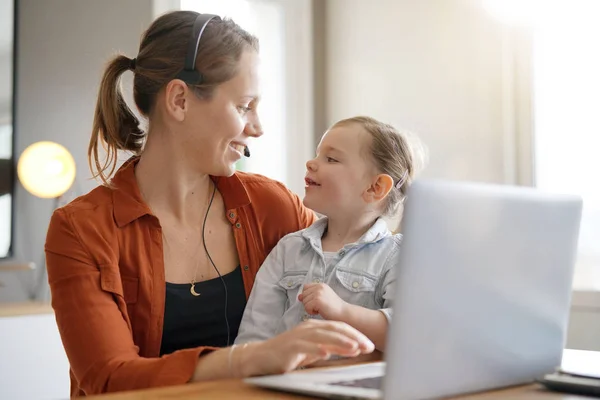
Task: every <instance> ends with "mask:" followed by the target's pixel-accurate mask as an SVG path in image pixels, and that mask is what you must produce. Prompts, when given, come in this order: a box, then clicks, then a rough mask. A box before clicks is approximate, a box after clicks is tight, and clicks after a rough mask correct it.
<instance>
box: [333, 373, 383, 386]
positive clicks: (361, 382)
mask: <svg viewBox="0 0 600 400" xmlns="http://www.w3.org/2000/svg"><path fill="white" fill-rule="evenodd" d="M382 383H383V376H375V377H373V378H364V379H356V380H352V381H340V382H333V383H329V385H334V386H347V387H358V388H364V389H381V385H382Z"/></svg>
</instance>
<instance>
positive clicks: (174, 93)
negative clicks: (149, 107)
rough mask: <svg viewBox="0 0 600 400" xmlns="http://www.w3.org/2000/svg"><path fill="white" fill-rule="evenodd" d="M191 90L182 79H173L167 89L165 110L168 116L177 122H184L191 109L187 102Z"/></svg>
mask: <svg viewBox="0 0 600 400" xmlns="http://www.w3.org/2000/svg"><path fill="white" fill-rule="evenodd" d="M189 92H190V89H189V88H188V86H187V85H186V84H185V83H184V82H183V81H182V80H180V79H173V80H172V81H171V82H169V83H167V86H166V87H165V103H166V104H165V106H166V107H165V108H166V112H167V114H168V115H170V116H171V117H172V118H173V119H175V120H176V121H179V122H181V121H183V120H184V119H185V114H186V112H187V110H188V107H189V102H188V100H187V97H188V94H189Z"/></svg>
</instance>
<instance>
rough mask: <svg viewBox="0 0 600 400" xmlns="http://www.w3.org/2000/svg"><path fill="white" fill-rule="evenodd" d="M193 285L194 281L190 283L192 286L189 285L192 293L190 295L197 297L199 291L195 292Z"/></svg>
mask: <svg viewBox="0 0 600 400" xmlns="http://www.w3.org/2000/svg"><path fill="white" fill-rule="evenodd" d="M195 285H196V282H194V283H192V286H191V287H190V293H191V294H192V296H194V297H198V296H200V293H198V292H196V288H195V287H194V286H195Z"/></svg>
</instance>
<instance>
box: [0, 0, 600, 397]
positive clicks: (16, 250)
mask: <svg viewBox="0 0 600 400" xmlns="http://www.w3.org/2000/svg"><path fill="white" fill-rule="evenodd" d="M15 4H16V7H15ZM174 9H190V10H195V11H199V12H207V13H215V14H219V15H221V16H229V17H231V18H233V19H234V20H235V21H236V22H238V23H239V24H240V25H241V26H242V27H244V28H246V29H247V30H249V31H251V32H252V33H254V34H256V35H257V36H258V37H259V39H260V42H261V58H262V64H261V68H262V95H263V101H262V102H261V105H260V109H259V110H260V115H261V118H262V121H263V126H264V130H265V135H264V136H263V137H262V138H261V139H260V140H258V141H256V143H253V145H252V158H250V159H247V160H244V161H243V163H241V164H240V166H239V167H240V169H243V170H247V171H251V172H257V173H260V174H264V175H267V176H269V177H272V178H274V179H277V180H280V181H282V182H283V183H285V184H286V185H287V186H288V187H290V188H291V189H292V190H293V191H295V192H296V193H298V194H299V195H301V196H302V195H303V192H304V181H303V177H304V173H305V166H304V165H305V162H306V160H307V159H309V158H310V157H311V156H312V155H313V154H314V149H315V147H316V144H317V143H318V141H319V139H320V137H321V135H322V134H323V132H324V131H325V130H326V129H327V127H328V126H329V125H330V124H332V123H333V122H335V121H337V120H339V119H342V118H346V117H350V116H354V115H358V114H362V115H370V116H373V117H375V118H378V119H380V120H383V121H385V122H388V123H391V124H393V125H395V126H396V127H398V128H402V129H406V130H409V131H411V132H414V133H415V134H416V136H418V138H420V140H421V141H422V142H423V143H424V145H425V146H426V148H427V150H428V154H429V156H428V158H429V162H428V164H427V167H426V168H425V169H424V170H423V171H422V174H421V176H422V177H424V178H441V179H450V180H470V181H478V182H490V183H500V184H516V185H526V186H536V187H538V188H540V189H543V190H547V191H552V192H561V193H572V194H578V195H581V196H583V198H584V213H583V220H582V225H581V236H580V244H579V255H578V261H577V268H576V274H575V280H574V288H573V289H574V290H573V305H572V312H571V319H570V325H569V333H568V342H567V347H569V348H579V349H594V350H600V180H599V179H598V177H597V175H598V173H599V172H600V156H599V155H598V148H599V147H600V50H598V45H597V38H598V37H600V25H599V24H597V21H598V20H599V18H600V1H597V0H568V1H567V0H539V1H537V0H373V1H366V0H181V1H179V0H125V1H123V0H102V1H100V0H46V1H39V0H16V1H15V0H0V32H1V35H0V168H1V172H0V258H1V260H0V354H1V355H2V356H0V398H5V395H6V398H60V397H63V398H65V397H68V364H67V362H66V358H65V356H64V351H63V350H62V346H61V344H60V339H59V337H58V333H57V331H56V326H55V324H54V317H53V315H52V314H51V310H49V308H48V306H47V305H45V304H44V301H45V300H47V298H48V293H47V287H46V286H47V285H46V284H45V274H44V258H43V244H44V240H45V234H46V229H47V226H48V222H49V218H50V216H51V213H52V210H53V208H54V207H56V206H57V205H60V203H65V202H68V201H69V200H71V199H73V198H74V197H76V196H79V195H82V194H85V193H87V192H88V191H89V190H91V189H92V188H93V187H95V186H96V185H97V182H95V181H93V180H92V179H90V173H89V169H88V164H87V158H86V154H87V146H88V141H89V136H90V132H91V126H92V118H93V110H94V106H95V101H96V95H97V90H98V85H99V80H100V77H101V73H102V71H103V68H104V65H105V63H106V62H107V60H108V59H109V58H110V57H111V56H112V55H114V54H115V53H116V52H122V53H124V54H125V55H127V56H128V57H131V58H133V57H135V56H136V55H137V47H138V45H139V39H140V35H141V33H142V31H143V30H144V29H145V28H146V27H147V26H148V25H149V24H150V23H151V21H152V20H153V19H154V18H156V17H157V16H158V15H160V14H162V13H164V12H166V11H169V10H174ZM13 17H15V18H13ZM131 78H132V74H131V73H129V72H128V73H125V76H124V88H125V90H126V92H127V93H128V96H129V97H130V94H131V81H132V79H131ZM40 141H52V142H56V143H58V144H60V145H61V146H63V147H64V148H65V149H66V150H67V151H68V153H70V154H71V155H72V157H73V160H74V171H75V170H76V177H75V180H74V182H73V183H72V185H71V186H70V187H69V189H68V190H67V191H66V192H65V193H64V194H63V195H62V196H61V197H60V203H59V202H57V201H56V199H55V200H54V201H53V200H52V199H49V198H42V197H40V196H38V195H33V194H31V193H30V191H28V190H27V189H25V183H26V182H25V180H26V178H24V177H21V176H20V175H19V178H17V174H16V172H17V171H16V168H15V166H16V164H17V162H18V161H19V159H20V157H21V155H22V154H23V152H24V150H25V149H26V148H27V147H28V146H30V145H31V144H33V143H36V142H40ZM126 158H127V155H123V159H126ZM32 377H34V378H33V379H35V381H36V382H37V383H36V385H31V382H32Z"/></svg>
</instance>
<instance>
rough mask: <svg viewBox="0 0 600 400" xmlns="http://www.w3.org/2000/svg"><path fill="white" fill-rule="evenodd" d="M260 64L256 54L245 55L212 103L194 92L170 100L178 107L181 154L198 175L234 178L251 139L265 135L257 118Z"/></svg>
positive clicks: (177, 125)
mask: <svg viewBox="0 0 600 400" xmlns="http://www.w3.org/2000/svg"><path fill="white" fill-rule="evenodd" d="M258 61H259V59H258V54H257V53H256V52H255V51H245V52H244V53H243V54H242V56H241V58H240V61H239V63H238V72H237V74H236V75H235V76H234V77H233V78H232V79H230V80H229V81H227V82H224V83H222V84H220V85H219V86H217V87H216V88H215V89H214V92H213V94H212V96H211V97H210V99H201V98H199V97H198V96H196V95H195V94H194V93H193V91H192V90H184V92H185V94H184V95H182V96H183V97H182V98H181V99H180V100H177V98H176V96H171V98H172V101H171V100H170V101H169V102H168V104H171V103H173V104H175V105H176V106H175V107H174V108H173V112H171V113H170V114H172V115H173V116H174V117H175V120H177V123H176V124H175V125H174V126H175V127H176V131H177V135H180V137H179V138H175V140H178V141H179V142H180V143H179V145H178V147H179V150H180V153H179V154H181V157H185V158H186V164H188V165H193V166H194V167H195V169H196V170H198V172H200V173H207V174H210V175H214V176H231V175H233V173H234V172H235V163H236V162H237V161H238V160H239V159H240V158H241V157H243V154H244V147H245V146H249V143H248V139H249V138H250V137H259V136H261V135H262V127H261V125H260V121H259V118H258V114H257V106H258V102H259V80H258ZM188 89H189V88H188ZM167 90H168V89H167ZM167 98H170V97H169V95H168V94H167ZM177 105H179V107H177ZM168 107H170V106H169V105H168Z"/></svg>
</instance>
